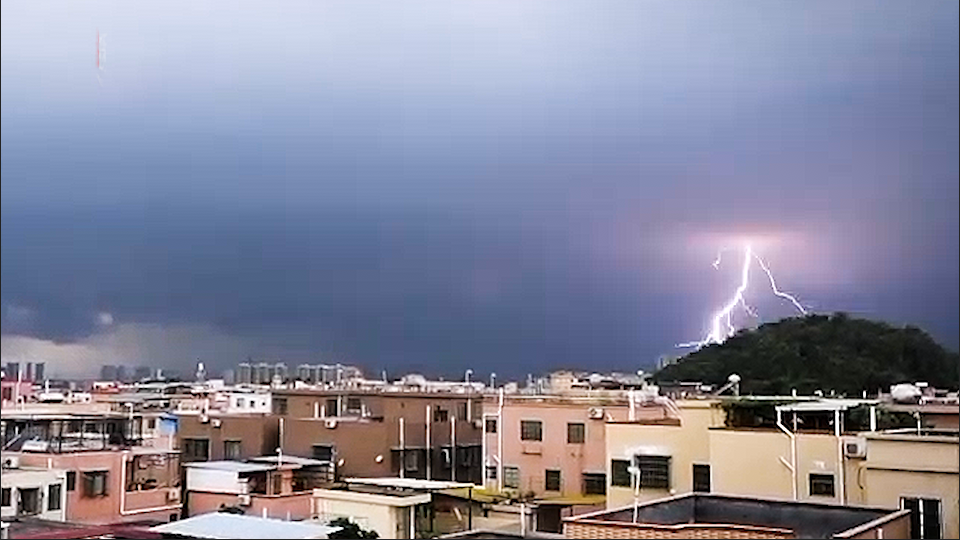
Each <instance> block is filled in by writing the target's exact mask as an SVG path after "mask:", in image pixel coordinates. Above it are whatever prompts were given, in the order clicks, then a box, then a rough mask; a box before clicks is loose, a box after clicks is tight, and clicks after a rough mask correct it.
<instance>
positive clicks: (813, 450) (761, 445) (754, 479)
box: [710, 429, 855, 503]
mask: <svg viewBox="0 0 960 540" xmlns="http://www.w3.org/2000/svg"><path fill="white" fill-rule="evenodd" d="M710 457H711V471H712V473H713V491H715V492H717V493H726V494H731V495H747V496H757V497H770V498H779V499H792V498H793V483H792V473H791V472H790V469H789V468H788V467H787V465H786V463H790V462H791V448H790V439H789V438H788V437H787V436H786V435H785V434H783V433H782V432H778V431H771V430H746V429H712V430H710ZM780 458H783V459H782V460H781V459H780ZM840 463H841V462H840V459H839V455H838V447H837V439H836V437H834V436H832V435H826V434H812V433H799V434H797V491H798V498H799V500H809V501H814V502H831V501H832V502H840V496H841V487H840V482H841V478H840V473H839V468H838V467H839V466H840V465H839V464H840ZM811 473H817V474H833V475H834V493H835V496H834V497H824V496H814V495H811V494H810V481H809V475H810V474H811ZM850 482H851V479H850V478H849V477H848V475H847V476H845V479H844V484H845V485H846V484H849V483H850ZM847 491H849V489H848V490H847ZM847 502H848V503H850V502H855V501H849V500H848V501H847Z"/></svg>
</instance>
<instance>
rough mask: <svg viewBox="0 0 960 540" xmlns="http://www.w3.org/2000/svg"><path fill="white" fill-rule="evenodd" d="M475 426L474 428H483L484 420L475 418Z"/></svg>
mask: <svg viewBox="0 0 960 540" xmlns="http://www.w3.org/2000/svg"><path fill="white" fill-rule="evenodd" d="M473 428H474V429H481V428H483V420H480V419H479V418H478V419H476V420H474V421H473Z"/></svg>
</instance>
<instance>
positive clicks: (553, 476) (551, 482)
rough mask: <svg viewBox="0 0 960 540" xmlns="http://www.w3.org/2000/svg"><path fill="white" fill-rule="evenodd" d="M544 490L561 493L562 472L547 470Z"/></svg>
mask: <svg viewBox="0 0 960 540" xmlns="http://www.w3.org/2000/svg"><path fill="white" fill-rule="evenodd" d="M544 488H545V489H546V490H547V491H560V471H557V470H550V469H547V471H546V478H545V481H544Z"/></svg>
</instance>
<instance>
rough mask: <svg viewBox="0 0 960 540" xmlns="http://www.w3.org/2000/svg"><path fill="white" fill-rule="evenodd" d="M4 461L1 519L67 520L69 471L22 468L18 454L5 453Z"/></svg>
mask: <svg viewBox="0 0 960 540" xmlns="http://www.w3.org/2000/svg"><path fill="white" fill-rule="evenodd" d="M0 461H2V465H3V466H2V470H0V473H2V475H0V487H2V491H0V495H2V496H0V518H3V519H14V518H17V519H22V518H24V517H37V518H40V519H45V520H50V521H64V519H65V518H66V510H65V508H66V504H67V490H66V481H67V471H65V470H62V469H48V468H40V467H25V466H21V465H20V460H19V457H18V456H14V455H7V454H3V455H2V457H0Z"/></svg>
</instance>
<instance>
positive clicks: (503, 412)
mask: <svg viewBox="0 0 960 540" xmlns="http://www.w3.org/2000/svg"><path fill="white" fill-rule="evenodd" d="M630 396H633V394H632V393H628V392H623V391H595V392H591V393H590V395H586V394H583V393H581V394H580V395H503V394H500V395H488V396H487V398H486V401H485V402H484V411H485V412H484V438H483V462H484V466H485V471H486V474H485V480H484V486H485V487H486V488H488V489H491V490H495V491H507V492H509V491H513V492H516V493H519V494H528V493H533V494H534V495H536V496H554V497H559V496H567V497H569V496H576V495H596V496H603V495H604V494H605V492H606V487H607V477H608V471H607V467H606V464H605V462H606V454H607V441H606V440H607V432H606V427H605V425H606V423H608V422H621V421H622V422H626V421H628V420H629V419H630V418H633V419H634V420H638V419H644V420H645V421H647V422H651V423H655V422H671V421H672V420H671V419H670V414H671V413H670V411H669V410H668V409H667V408H666V407H665V406H664V405H663V404H660V403H654V402H652V401H646V402H645V401H643V400H641V399H640V398H639V397H636V399H634V405H633V406H631V405H630Z"/></svg>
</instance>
